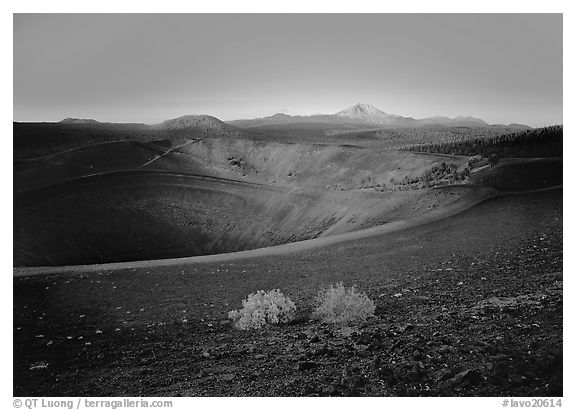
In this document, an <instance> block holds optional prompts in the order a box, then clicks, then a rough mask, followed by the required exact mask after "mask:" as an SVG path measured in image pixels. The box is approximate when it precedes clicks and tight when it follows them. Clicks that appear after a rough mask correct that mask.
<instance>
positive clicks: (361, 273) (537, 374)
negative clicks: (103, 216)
mask: <svg viewBox="0 0 576 410" xmlns="http://www.w3.org/2000/svg"><path fill="white" fill-rule="evenodd" d="M337 281H344V282H345V284H347V285H353V284H354V285H356V286H357V287H358V288H359V289H360V290H363V291H365V292H366V293H367V294H368V295H369V296H370V297H371V298H372V299H373V300H374V301H375V302H376V305H377V310H376V317H375V318H374V319H373V320H372V321H370V322H369V323H367V324H366V325H365V326H362V327H360V328H358V329H356V330H355V331H354V333H352V334H351V335H348V336H342V335H341V334H340V333H339V332H338V330H337V329H332V328H329V327H327V326H324V325H321V324H319V323H317V322H313V321H310V320H309V314H310V312H311V301H312V298H313V296H314V295H315V293H316V292H317V291H318V290H319V289H320V288H321V287H323V286H324V285H327V284H330V283H335V282H337ZM271 288H280V289H281V290H282V291H283V292H285V293H286V294H287V295H288V296H289V297H290V298H292V299H293V300H294V301H295V303H296V304H297V305H298V307H299V310H300V319H299V320H298V321H297V322H296V323H293V324H290V325H284V326H280V327H272V328H269V329H266V330H263V331H257V332H243V331H239V330H235V329H232V328H230V326H229V324H228V323H227V322H225V320H226V313H227V312H228V311H229V310H232V309H234V308H238V307H239V306H240V304H241V300H242V299H244V298H245V297H246V295H247V294H249V293H251V292H254V291H256V290H258V289H271ZM562 300H563V299H562V190H561V189H558V190H552V191H547V192H540V193H531V194H520V195H510V196H502V197H498V198H493V199H490V200H487V201H485V202H483V203H482V204H480V205H478V206H475V207H473V208H472V209H470V210H468V211H465V212H463V213H461V214H459V215H457V216H453V217H451V218H447V219H442V220H439V221H437V222H432V223H428V224H424V225H420V226H416V227H412V228H409V229H406V230H402V231H398V232H394V233H389V234H384V235H380V236H373V237H369V238H365V239H360V240H355V241H351V242H345V243H340V244H337V245H333V246H328V247H326V248H322V249H313V250H310V251H300V252H296V253H290V254H286V255H278V256H265V257H258V258H254V259H244V260H239V261H237V262H233V261H230V262H227V263H200V264H188V265H182V266H170V267H151V268H135V269H125V270H119V271H100V272H94V273H66V274H51V275H45V276H42V275H41V276H31V277H16V278H15V279H14V394H15V395H24V396H30V395H32V396H33V395H42V396H59V395H74V396H82V395H90V396H106V395H114V396H116V395H131V396H135V395H145V396H146V395H169V396H172V395H174V396H178V395H184V396H188V395H192V396H196V395H265V396H279V395H289V396H292V395H334V396H339V395H425V396H433V395H443V396H444V395H462V396H470V395H484V396H498V395H506V396H560V395H562Z"/></svg>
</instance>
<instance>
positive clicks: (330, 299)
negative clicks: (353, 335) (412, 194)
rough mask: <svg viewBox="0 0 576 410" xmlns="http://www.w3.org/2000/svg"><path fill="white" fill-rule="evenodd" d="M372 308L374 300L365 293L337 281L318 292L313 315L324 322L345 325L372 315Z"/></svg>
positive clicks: (373, 307)
mask: <svg viewBox="0 0 576 410" xmlns="http://www.w3.org/2000/svg"><path fill="white" fill-rule="evenodd" d="M374 310H375V306H374V302H372V301H371V300H370V299H369V298H368V296H366V294H364V293H359V292H357V291H356V289H355V288H354V287H351V288H346V287H344V285H343V284H342V282H339V283H337V284H336V285H330V287H328V288H327V289H324V290H322V291H320V292H319V293H318V295H317V296H316V310H315V311H314V316H315V317H316V318H318V319H320V320H321V321H323V322H324V323H332V324H340V325H347V324H352V323H360V322H363V321H365V320H366V319H368V318H369V317H372V316H374Z"/></svg>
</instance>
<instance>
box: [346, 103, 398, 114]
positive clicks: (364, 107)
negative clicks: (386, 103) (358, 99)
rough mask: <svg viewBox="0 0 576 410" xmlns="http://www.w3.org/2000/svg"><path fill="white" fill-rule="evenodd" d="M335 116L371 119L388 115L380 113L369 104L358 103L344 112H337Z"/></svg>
mask: <svg viewBox="0 0 576 410" xmlns="http://www.w3.org/2000/svg"><path fill="white" fill-rule="evenodd" d="M336 115H338V116H340V117H348V118H355V117H358V116H362V117H364V116H369V117H372V116H382V115H388V114H386V113H385V112H384V111H380V110H379V109H378V108H376V107H374V106H373V105H371V104H366V103H358V104H356V105H353V106H352V107H350V108H347V109H345V110H342V111H339V112H337V113H336Z"/></svg>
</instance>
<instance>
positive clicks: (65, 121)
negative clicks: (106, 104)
mask: <svg viewBox="0 0 576 410" xmlns="http://www.w3.org/2000/svg"><path fill="white" fill-rule="evenodd" d="M60 123H61V124H100V122H99V121H96V120H93V119H92V118H64V119H63V120H61V121H60Z"/></svg>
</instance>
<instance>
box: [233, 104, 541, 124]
mask: <svg viewBox="0 0 576 410" xmlns="http://www.w3.org/2000/svg"><path fill="white" fill-rule="evenodd" d="M227 123H228V124H230V125H235V126H237V127H240V128H255V127H261V126H267V125H273V124H297V123H317V124H320V123H321V124H324V125H326V126H328V125H330V124H332V125H334V126H335V127H336V128H342V127H343V126H350V127H358V128H378V127H382V126H384V127H399V128H405V127H414V128H416V127H424V126H445V127H490V126H491V124H488V123H487V122H486V121H484V120H482V119H481V118H476V117H472V116H458V117H455V118H450V117H445V116H436V117H430V118H422V119H415V118H412V117H404V116H401V115H395V114H389V113H387V112H384V111H382V110H380V109H378V108H376V107H374V106H373V105H370V104H365V103H358V104H355V105H353V106H352V107H349V108H346V109H344V110H342V111H338V112H336V113H334V114H316V115H308V116H305V115H288V114H283V113H277V114H274V115H271V116H269V117H264V118H254V119H244V120H234V121H228V122H227ZM498 126H504V127H510V128H523V129H529V128H531V127H529V126H527V125H522V124H510V125H509V126H506V125H501V124H498Z"/></svg>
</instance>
